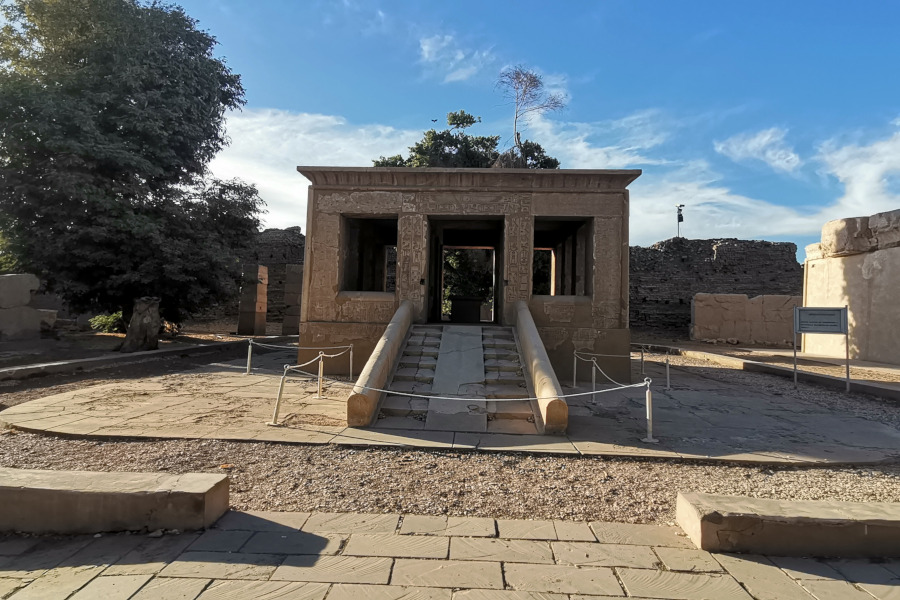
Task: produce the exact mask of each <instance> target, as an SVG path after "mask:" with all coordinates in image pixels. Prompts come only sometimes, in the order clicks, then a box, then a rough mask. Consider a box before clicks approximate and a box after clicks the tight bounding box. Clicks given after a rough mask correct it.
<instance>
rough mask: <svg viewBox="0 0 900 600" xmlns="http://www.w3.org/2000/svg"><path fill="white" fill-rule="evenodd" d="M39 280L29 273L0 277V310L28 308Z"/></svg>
mask: <svg viewBox="0 0 900 600" xmlns="http://www.w3.org/2000/svg"><path fill="white" fill-rule="evenodd" d="M40 286H41V282H40V280H39V279H38V278H37V277H36V276H35V275H32V274H30V273H21V274H18V273H16V274H9V275H0V308H16V307H18V306H28V303H29V302H31V298H32V296H33V295H34V292H36V291H37V289H38V288H39V287H40Z"/></svg>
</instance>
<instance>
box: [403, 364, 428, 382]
mask: <svg viewBox="0 0 900 600" xmlns="http://www.w3.org/2000/svg"><path fill="white" fill-rule="evenodd" d="M394 381H420V382H422V383H431V382H432V381H434V370H433V369H419V368H415V367H401V368H399V369H397V372H396V373H394Z"/></svg>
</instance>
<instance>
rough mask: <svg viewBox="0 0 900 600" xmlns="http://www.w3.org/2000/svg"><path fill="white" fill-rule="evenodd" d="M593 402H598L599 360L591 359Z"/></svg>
mask: <svg viewBox="0 0 900 600" xmlns="http://www.w3.org/2000/svg"><path fill="white" fill-rule="evenodd" d="M591 391H592V392H593V393H592V394H591V402H596V401H597V359H596V358H594V359H591Z"/></svg>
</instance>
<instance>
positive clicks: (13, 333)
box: [0, 306, 44, 341]
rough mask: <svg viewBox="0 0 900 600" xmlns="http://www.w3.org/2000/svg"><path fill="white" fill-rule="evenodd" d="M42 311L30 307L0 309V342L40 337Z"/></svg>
mask: <svg viewBox="0 0 900 600" xmlns="http://www.w3.org/2000/svg"><path fill="white" fill-rule="evenodd" d="M43 318H44V317H43V315H42V311H40V310H37V309H34V308H31V307H30V306H17V307H15V308H0V340H3V341H6V340H29V339H36V338H39V337H40V336H41V321H42V320H43Z"/></svg>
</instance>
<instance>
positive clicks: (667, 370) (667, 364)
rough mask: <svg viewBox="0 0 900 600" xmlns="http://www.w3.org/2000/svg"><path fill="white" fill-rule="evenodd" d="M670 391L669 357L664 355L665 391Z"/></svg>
mask: <svg viewBox="0 0 900 600" xmlns="http://www.w3.org/2000/svg"><path fill="white" fill-rule="evenodd" d="M671 389H672V382H671V381H670V380H669V355H668V354H666V391H669V390H671Z"/></svg>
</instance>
